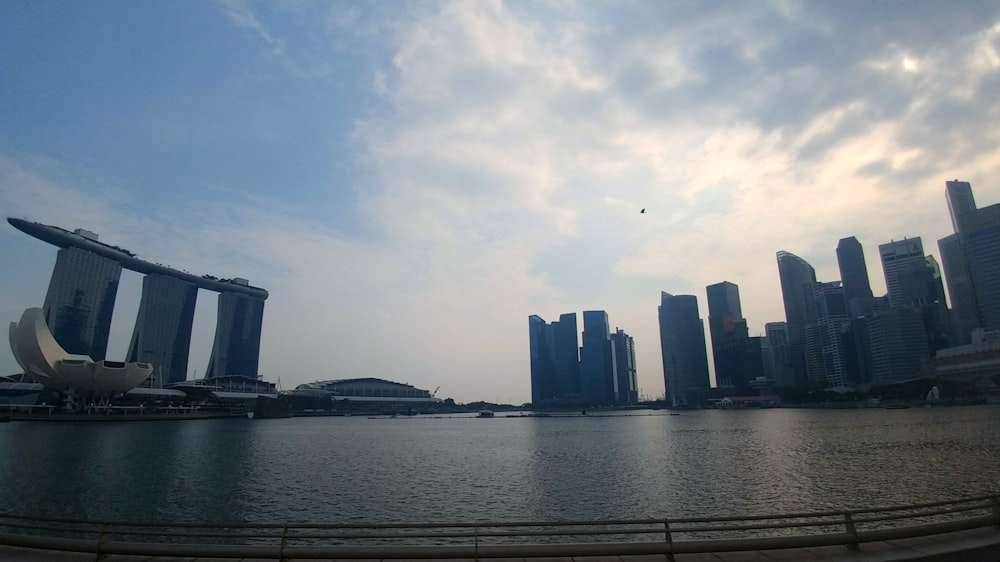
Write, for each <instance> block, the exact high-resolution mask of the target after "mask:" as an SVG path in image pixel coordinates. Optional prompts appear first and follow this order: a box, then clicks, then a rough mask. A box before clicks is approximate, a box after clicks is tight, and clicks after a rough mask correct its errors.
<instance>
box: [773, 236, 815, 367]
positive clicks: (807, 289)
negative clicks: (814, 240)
mask: <svg viewBox="0 0 1000 562" xmlns="http://www.w3.org/2000/svg"><path fill="white" fill-rule="evenodd" d="M777 257H778V277H779V278H780V279H781V300H782V301H783V303H784V305H785V320H786V322H787V325H788V359H789V365H790V366H791V367H792V370H793V372H794V373H795V382H796V384H804V383H805V381H806V362H805V341H806V325H807V324H808V323H809V322H810V318H809V310H810V308H811V306H810V302H809V301H810V300H811V299H812V285H811V284H812V283H815V282H816V270H814V269H813V267H812V266H811V265H809V263H808V262H806V260H804V259H802V258H800V257H798V256H796V255H795V254H793V253H791V252H786V251H784V250H782V251H779V252H778V253H777Z"/></svg>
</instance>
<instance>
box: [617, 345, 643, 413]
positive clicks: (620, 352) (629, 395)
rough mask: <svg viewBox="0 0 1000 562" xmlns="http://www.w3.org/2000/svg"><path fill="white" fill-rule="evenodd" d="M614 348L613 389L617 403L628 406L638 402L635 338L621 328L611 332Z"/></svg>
mask: <svg viewBox="0 0 1000 562" xmlns="http://www.w3.org/2000/svg"><path fill="white" fill-rule="evenodd" d="M611 343H612V345H614V348H615V386H616V387H617V388H616V389H615V391H616V394H617V395H618V402H617V404H619V405H623V406H628V405H633V404H637V403H638V402H639V381H638V380H637V379H636V374H635V340H633V339H632V336H630V335H628V334H626V333H625V332H624V331H623V330H622V329H621V328H619V329H617V330H615V332H614V333H613V334H611Z"/></svg>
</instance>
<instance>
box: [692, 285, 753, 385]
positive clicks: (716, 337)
mask: <svg viewBox="0 0 1000 562" xmlns="http://www.w3.org/2000/svg"><path fill="white" fill-rule="evenodd" d="M706 291H707V293H708V326H709V331H710V332H711V334H712V357H713V359H714V361H715V381H716V385H717V386H719V387H730V388H733V389H735V390H736V392H737V393H739V394H749V393H750V391H751V389H750V381H752V380H754V379H755V378H757V377H763V376H764V367H763V358H762V352H761V349H760V340H759V338H750V335H749V333H748V329H747V321H746V319H744V318H743V313H742V310H741V307H740V290H739V287H738V286H737V285H736V284H735V283H730V282H729V281H723V282H721V283H716V284H714V285H709V286H708V287H706ZM751 340H754V341H753V342H751Z"/></svg>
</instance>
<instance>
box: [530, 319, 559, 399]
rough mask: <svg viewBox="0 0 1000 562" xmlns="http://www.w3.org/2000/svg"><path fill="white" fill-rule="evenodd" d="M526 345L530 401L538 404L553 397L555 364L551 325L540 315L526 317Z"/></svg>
mask: <svg viewBox="0 0 1000 562" xmlns="http://www.w3.org/2000/svg"><path fill="white" fill-rule="evenodd" d="M528 345H529V349H530V357H531V402H532V404H539V403H541V402H544V401H546V400H551V399H553V398H554V397H555V386H556V380H555V379H556V366H555V361H554V360H553V353H552V347H553V334H552V326H550V325H549V324H546V323H545V320H543V319H542V317H540V316H537V315H532V316H529V317H528Z"/></svg>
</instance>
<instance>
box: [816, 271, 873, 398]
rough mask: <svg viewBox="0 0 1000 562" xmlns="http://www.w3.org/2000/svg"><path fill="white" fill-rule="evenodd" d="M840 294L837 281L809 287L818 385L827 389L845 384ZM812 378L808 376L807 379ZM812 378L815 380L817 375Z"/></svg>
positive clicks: (845, 320)
mask: <svg viewBox="0 0 1000 562" xmlns="http://www.w3.org/2000/svg"><path fill="white" fill-rule="evenodd" d="M844 293H845V291H844V287H843V285H842V284H841V282H840V281H833V282H830V283H814V284H813V300H814V302H815V304H816V324H815V326H816V332H817V345H818V349H817V352H818V355H819V358H820V367H821V369H822V376H823V379H822V380H821V381H819V382H825V383H826V384H827V385H830V386H843V385H845V384H847V382H848V380H847V379H848V377H847V357H846V354H845V350H844V342H843V336H842V334H843V332H844V331H845V330H847V329H848V326H849V324H850V317H849V316H848V314H847V305H846V302H845V298H844V296H845V295H844ZM862 298H864V297H862ZM813 378H814V377H813V375H812V374H810V379H813ZM815 378H816V379H819V376H816V377H815Z"/></svg>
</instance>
